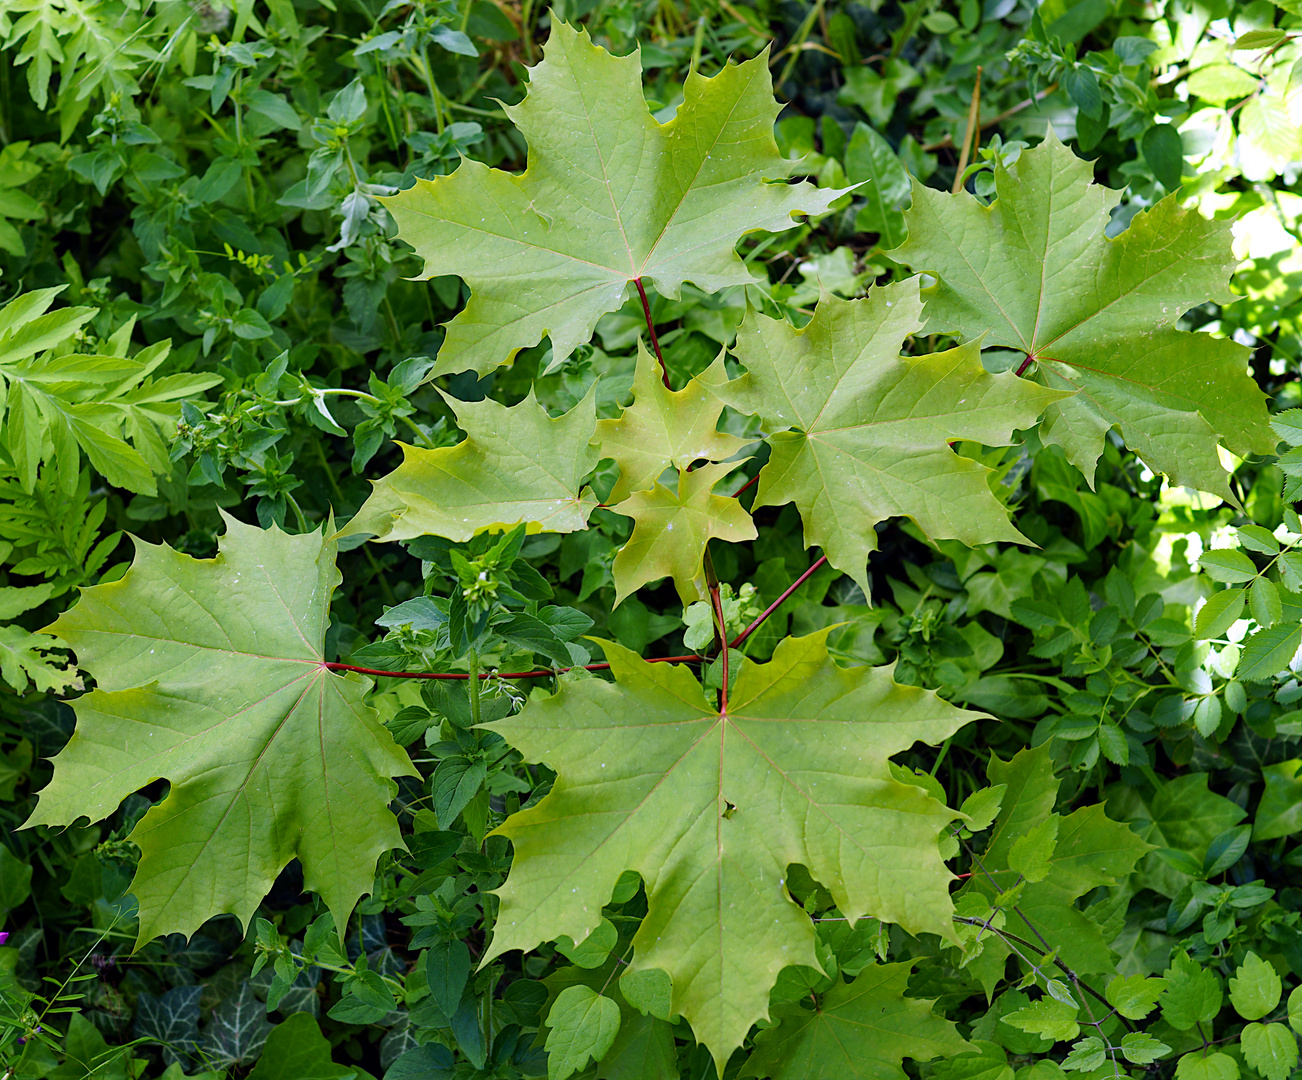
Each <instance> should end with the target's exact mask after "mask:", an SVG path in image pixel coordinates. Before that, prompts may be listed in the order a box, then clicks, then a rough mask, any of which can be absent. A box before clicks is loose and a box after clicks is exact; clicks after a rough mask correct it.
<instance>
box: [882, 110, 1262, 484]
mask: <svg viewBox="0 0 1302 1080" xmlns="http://www.w3.org/2000/svg"><path fill="white" fill-rule="evenodd" d="M1092 176H1093V166H1092V165H1091V164H1090V163H1089V162H1086V161H1081V160H1080V159H1079V158H1077V157H1076V155H1075V154H1074V153H1072V151H1071V150H1069V149H1067V148H1066V147H1064V146H1063V145H1062V143H1060V142H1059V141H1058V139H1057V138H1056V136H1055V135H1054V134H1053V133H1052V132H1050V133H1049V135H1048V138H1047V139H1046V140H1045V142H1044V143H1042V144H1041V145H1040V146H1038V147H1036V148H1034V149H1032V150H1027V151H1023V153H1022V154H1021V156H1020V157H1019V158H1018V159H1017V161H1016V162H1015V163H1014V164H1013V165H1012V166H1010V167H1005V166H1004V165H1002V164H998V165H996V167H995V191H996V193H997V196H998V197H997V198H996V199H995V201H994V202H992V203H991V204H990V205H989V206H984V205H982V204H981V203H980V202H979V201H978V200H977V199H976V198H974V197H973V196H970V195H966V194H959V195H958V196H951V195H948V194H944V193H941V192H938V191H933V190H932V189H930V188H928V187H925V186H924V185H922V184H920V183H918V182H917V181H916V180H915V181H914V184H913V206H912V208H911V209H910V210H908V211H906V212H905V219H906V221H907V223H908V229H909V238H908V240H906V241H905V242H904V243H903V244H902V245H901V246H900V247H898V248H896V249H895V250H894V251H893V252H891V255H892V256H893V257H895V258H898V259H900V260H902V261H903V262H906V263H908V264H909V265H911V266H913V267H914V269H917V270H925V271H928V272H930V273H933V274H937V275H939V278H940V281H939V284H938V285H937V286H936V287H935V288H934V289H932V290H929V291H928V293H927V295H926V299H927V329H928V331H931V332H957V333H960V334H962V335H964V336H966V337H968V338H976V337H978V336H980V335H982V334H985V335H987V336H986V338H985V344H986V345H987V346H992V345H993V346H1003V347H1005V348H1012V349H1018V350H1020V351H1021V352H1023V353H1025V354H1026V356H1027V357H1028V358H1030V359H1032V360H1034V361H1036V362H1037V369H1036V377H1037V378H1039V379H1041V380H1043V381H1044V382H1045V383H1046V384H1047V385H1048V386H1055V387H1061V388H1064V389H1069V390H1077V391H1079V393H1077V395H1076V396H1075V397H1072V398H1069V399H1067V400H1064V401H1062V402H1059V403H1058V404H1056V405H1051V406H1050V407H1049V408H1048V410H1047V411H1046V413H1045V419H1044V423H1043V425H1042V426H1041V429H1040V431H1041V437H1042V438H1043V440H1044V441H1045V442H1046V443H1057V444H1059V445H1061V446H1062V447H1063V449H1064V450H1065V451H1066V453H1067V456H1068V458H1069V459H1070V460H1071V462H1072V464H1073V465H1075V466H1076V467H1077V468H1078V469H1080V471H1081V472H1082V473H1083V474H1084V475H1085V476H1086V477H1087V478H1091V482H1092V477H1093V476H1094V469H1095V464H1096V463H1097V461H1098V457H1099V454H1100V453H1102V450H1103V440H1104V436H1105V434H1106V432H1107V431H1108V429H1109V428H1112V427H1117V428H1119V429H1120V431H1121V434H1122V437H1123V438H1124V439H1125V440H1126V443H1127V444H1128V445H1129V446H1130V448H1131V449H1133V450H1134V451H1135V452H1136V453H1137V454H1139V456H1140V457H1142V458H1143V459H1144V461H1146V462H1147V463H1148V464H1149V466H1151V467H1152V468H1153V469H1154V470H1155V471H1158V472H1164V473H1166V474H1167V475H1168V476H1170V477H1171V479H1172V480H1173V481H1175V482H1176V483H1179V484H1186V485H1189V486H1192V487H1197V488H1201V489H1202V490H1204V491H1214V492H1216V493H1217V494H1220V495H1222V496H1223V497H1225V498H1232V496H1231V494H1230V491H1229V487H1228V486H1227V484H1226V480H1225V470H1224V469H1223V468H1222V467H1221V464H1220V461H1219V459H1218V458H1217V454H1216V443H1217V441H1218V440H1220V441H1221V442H1223V443H1224V444H1225V445H1226V446H1227V447H1228V448H1229V449H1231V450H1233V451H1234V452H1235V453H1237V454H1239V455H1240V456H1247V455H1248V454H1249V453H1259V454H1270V453H1273V452H1274V448H1275V447H1274V438H1273V436H1272V435H1271V433H1270V429H1269V427H1268V425H1267V422H1266V407H1265V397H1264V395H1263V394H1262V392H1261V390H1260V389H1258V387H1257V385H1256V383H1254V382H1253V380H1252V379H1251V378H1250V377H1249V376H1248V374H1247V367H1246V365H1247V356H1248V350H1247V349H1246V348H1245V347H1244V346H1242V345H1237V344H1235V343H1234V342H1233V341H1229V340H1225V339H1217V338H1213V337H1211V336H1210V335H1208V334H1194V333H1188V332H1185V331H1181V330H1177V329H1175V323H1176V320H1177V319H1179V317H1180V316H1181V315H1182V314H1184V312H1186V311H1188V310H1189V309H1190V308H1193V307H1196V306H1198V305H1199V304H1203V303H1206V302H1207V301H1209V300H1215V301H1218V302H1226V301H1229V300H1232V299H1234V294H1233V293H1231V292H1230V290H1229V289H1228V287H1227V286H1228V281H1229V276H1230V274H1231V272H1232V271H1233V270H1234V267H1235V260H1234V257H1233V255H1232V253H1231V251H1230V224H1229V222H1222V221H1207V220H1205V219H1204V218H1203V217H1201V216H1200V215H1199V214H1198V212H1197V210H1193V209H1184V208H1183V207H1182V206H1181V205H1180V203H1179V202H1178V201H1177V199H1176V196H1175V195H1171V196H1168V197H1167V198H1165V199H1163V200H1162V201H1161V202H1159V203H1158V204H1157V205H1156V206H1154V207H1152V208H1151V209H1149V210H1146V211H1144V212H1141V213H1140V214H1138V215H1136V216H1135V218H1134V219H1133V220H1132V221H1131V223H1130V227H1129V228H1128V229H1126V231H1125V232H1123V233H1121V234H1120V235H1119V236H1117V237H1115V238H1114V239H1108V237H1107V235H1106V233H1105V232H1104V230H1105V227H1106V226H1107V224H1108V220H1109V200H1110V198H1111V196H1112V194H1113V193H1112V192H1110V191H1109V190H1108V189H1106V188H1104V187H1101V186H1098V185H1094V184H1091V183H1090V182H1089V181H1090V180H1091V178H1092Z"/></svg>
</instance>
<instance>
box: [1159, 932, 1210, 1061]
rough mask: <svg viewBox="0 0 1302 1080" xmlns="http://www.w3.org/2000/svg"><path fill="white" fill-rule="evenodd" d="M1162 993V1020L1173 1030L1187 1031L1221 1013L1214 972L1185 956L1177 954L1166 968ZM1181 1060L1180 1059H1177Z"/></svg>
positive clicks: (1181, 953)
mask: <svg viewBox="0 0 1302 1080" xmlns="http://www.w3.org/2000/svg"><path fill="white" fill-rule="evenodd" d="M1165 974H1166V982H1167V987H1166V993H1165V994H1163V995H1162V999H1161V1005H1162V1019H1164V1020H1165V1021H1166V1022H1167V1023H1168V1024H1170V1025H1171V1026H1172V1027H1173V1028H1176V1029H1178V1030H1180V1031H1188V1030H1189V1029H1190V1028H1192V1027H1193V1026H1194V1025H1195V1024H1207V1023H1210V1022H1211V1021H1212V1020H1214V1019H1215V1018H1216V1014H1217V1013H1218V1012H1220V1011H1221V1003H1222V1002H1223V1000H1224V995H1223V992H1222V990H1221V983H1220V979H1219V978H1217V975H1216V972H1214V971H1212V970H1210V969H1209V968H1204V967H1202V966H1201V965H1200V964H1198V963H1197V962H1196V961H1194V960H1192V959H1191V958H1190V957H1189V956H1188V954H1186V953H1184V952H1180V951H1177V952H1176V953H1174V954H1173V955H1172V957H1171V966H1170V967H1169V968H1167V969H1166V973H1165ZM1181 1060H1183V1059H1181Z"/></svg>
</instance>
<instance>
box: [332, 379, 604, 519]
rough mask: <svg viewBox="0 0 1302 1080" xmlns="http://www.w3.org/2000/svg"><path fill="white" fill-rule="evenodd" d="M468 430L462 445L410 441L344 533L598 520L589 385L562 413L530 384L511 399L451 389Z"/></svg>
mask: <svg viewBox="0 0 1302 1080" xmlns="http://www.w3.org/2000/svg"><path fill="white" fill-rule="evenodd" d="M447 400H448V404H450V405H451V406H452V408H453V410H454V411H455V412H456V414H457V422H458V423H459V424H460V425H461V426H462V427H463V428H464V429H465V431H466V436H467V437H466V439H465V441H464V442H460V443H458V444H457V445H456V446H451V447H440V448H438V449H436V450H426V449H422V448H420V447H415V446H403V448H402V449H403V461H402V464H401V465H399V466H398V468H396V469H394V470H393V472H391V473H389V475H388V476H385V477H382V478H381V479H379V480H376V481H375V482H374V490H373V491H372V492H371V495H370V497H369V498H368V499H367V500H366V502H365V503H364V504H363V506H362V508H361V509H360V510H359V511H358V512H357V516H356V517H354V518H353V520H352V521H350V522H349V523H348V526H347V528H345V529H343V530H342V531H341V532H340V535H341V536H348V535H352V534H354V533H371V534H373V535H374V536H375V538H376V539H378V540H410V539H412V538H413V537H417V536H427V535H433V536H443V537H447V538H448V539H449V540H469V539H470V538H471V537H472V536H474V535H475V533H477V532H479V531H480V530H481V529H493V528H510V527H511V526H512V525H518V524H520V523H521V522H524V523H525V524H527V525H529V526H530V529H531V531H534V530H537V529H540V528H541V529H545V530H546V531H548V532H562V533H563V532H574V531H575V530H578V529H586V528H587V527H588V515H589V514H591V513H592V511H593V509H594V508H595V507H596V505H597V497H596V496H595V495H593V494H592V492H591V491H590V490H588V489H586V488H584V487H583V481H584V478H585V477H586V476H587V475H588V473H589V472H591V471H592V468H593V466H595V465H596V464H597V451H596V450H595V449H594V448H593V447H592V445H591V442H592V436H593V432H594V430H595V428H596V423H597V414H596V407H595V405H594V400H595V397H594V394H593V393H589V394H588V395H587V396H586V397H584V398H583V400H582V401H580V402H579V403H578V404H577V405H575V406H574V408H572V409H571V410H570V411H569V412H567V413H565V415H563V416H558V417H556V418H555V419H553V418H552V417H551V416H549V415H548V413H547V410H546V409H544V408H543V407H542V406H541V405H540V404H538V401H537V400H536V399H535V398H534V396H533V392H532V391H530V393H529V394H528V396H527V397H526V398H525V399H524V400H523V401H522V402H520V403H519V404H518V405H515V406H513V407H512V408H509V409H508V408H507V407H506V406H504V405H500V404H498V403H497V402H496V401H493V400H492V399H491V398H485V399H484V400H483V401H474V402H471V401H457V400H456V399H455V398H448V399H447Z"/></svg>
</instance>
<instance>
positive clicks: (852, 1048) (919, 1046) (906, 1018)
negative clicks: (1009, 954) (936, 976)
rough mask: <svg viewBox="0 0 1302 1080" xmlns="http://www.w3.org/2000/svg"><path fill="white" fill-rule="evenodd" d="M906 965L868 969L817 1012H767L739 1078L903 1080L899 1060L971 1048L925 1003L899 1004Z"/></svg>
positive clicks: (827, 997)
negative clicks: (768, 1024) (768, 1022)
mask: <svg viewBox="0 0 1302 1080" xmlns="http://www.w3.org/2000/svg"><path fill="white" fill-rule="evenodd" d="M912 970H913V963H906V964H872V965H870V966H869V967H867V968H865V969H864V970H863V971H862V972H861V973H860V974H859V975H858V976H857V977H856V978H855V980H854V981H853V982H850V983H846V982H842V981H840V980H839V979H838V980H837V982H836V985H834V986H833V987H832V988H831V989H830V990H829V991H828V992H827V993H826V994H824V995H823V1000H822V1001H821V1002H820V1003H819V1004H818V1006H817V1008H814V1009H807V1008H804V1007H802V1006H801V1005H799V1004H791V1005H779V1006H777V1007H776V1008H775V1009H774V1010H773V1018H774V1019H775V1020H776V1021H777V1022H778V1023H777V1026H776V1027H774V1028H771V1029H769V1030H767V1031H762V1032H760V1034H759V1036H758V1037H757V1038H756V1040H755V1053H754V1054H752V1055H751V1057H750V1059H749V1060H748V1061H747V1062H746V1065H745V1068H744V1069H743V1070H742V1074H741V1075H742V1076H767V1077H770V1078H771V1080H904V1076H905V1072H904V1070H903V1069H902V1068H900V1063H901V1062H902V1061H903V1060H904V1059H905V1058H906V1057H907V1058H913V1059H914V1060H915V1061H929V1060H931V1059H932V1058H935V1057H941V1056H944V1057H953V1056H954V1055H955V1054H961V1053H963V1052H964V1051H965V1050H970V1049H971V1047H970V1046H969V1044H968V1043H967V1042H965V1041H964V1040H963V1039H962V1037H961V1036H960V1035H959V1033H958V1030H957V1029H956V1028H955V1027H954V1025H953V1024H952V1023H950V1021H948V1020H943V1019H941V1018H940V1017H939V1016H936V1015H935V1014H934V1013H932V1011H931V1006H932V1004H933V1003H932V1002H931V1001H927V1000H925V999H919V998H912V997H905V996H904V992H905V989H906V987H907V985H908V981H909V973H910V972H911V971H912Z"/></svg>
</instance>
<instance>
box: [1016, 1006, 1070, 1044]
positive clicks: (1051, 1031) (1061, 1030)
mask: <svg viewBox="0 0 1302 1080" xmlns="http://www.w3.org/2000/svg"><path fill="white" fill-rule="evenodd" d="M1002 1022H1003V1023H1005V1024H1008V1025H1009V1026H1010V1027H1015V1028H1017V1029H1018V1030H1019V1031H1029V1032H1031V1033H1033V1034H1035V1035H1039V1036H1040V1037H1041V1038H1044V1039H1052V1040H1053V1041H1054V1042H1065V1041H1066V1040H1068V1039H1074V1038H1076V1036H1077V1035H1079V1034H1080V1024H1078V1023H1077V1022H1076V1009H1074V1008H1072V1007H1071V1006H1070V1005H1066V1004H1064V1003H1063V1002H1061V1001H1056V1000H1054V999H1053V998H1051V997H1042V998H1040V1000H1039V1001H1034V1002H1032V1003H1031V1004H1030V1005H1028V1006H1027V1007H1026V1008H1024V1009H1018V1010H1017V1011H1016V1012H1014V1013H1010V1014H1009V1015H1007V1016H1005V1017H1004V1018H1003V1020H1002Z"/></svg>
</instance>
